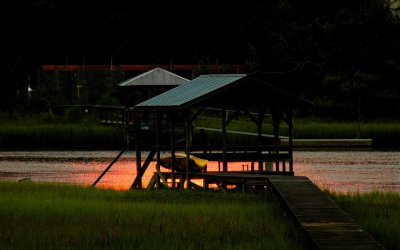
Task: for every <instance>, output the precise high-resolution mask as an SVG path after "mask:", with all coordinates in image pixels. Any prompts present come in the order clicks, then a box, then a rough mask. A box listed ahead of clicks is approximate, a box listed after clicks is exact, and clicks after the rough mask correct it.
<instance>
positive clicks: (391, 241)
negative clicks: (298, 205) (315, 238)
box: [328, 192, 400, 250]
mask: <svg viewBox="0 0 400 250" xmlns="http://www.w3.org/2000/svg"><path fill="white" fill-rule="evenodd" d="M328 194H329V195H330V196H331V197H332V198H333V199H334V200H335V202H336V203H337V204H338V205H339V206H340V207H341V208H342V209H343V210H344V211H345V212H347V213H348V214H349V215H350V216H351V217H352V218H353V219H354V220H355V221H356V222H357V223H358V224H359V225H361V226H362V227H363V228H364V229H365V230H366V231H367V232H369V233H370V234H371V235H372V237H374V238H375V239H376V240H377V241H379V242H380V243H381V244H382V245H383V246H384V247H385V249H388V250H389V249H393V250H395V249H396V250H398V249H400V193H395V192H385V193H383V192H371V193H363V194H361V193H353V194H338V193H330V192H328Z"/></svg>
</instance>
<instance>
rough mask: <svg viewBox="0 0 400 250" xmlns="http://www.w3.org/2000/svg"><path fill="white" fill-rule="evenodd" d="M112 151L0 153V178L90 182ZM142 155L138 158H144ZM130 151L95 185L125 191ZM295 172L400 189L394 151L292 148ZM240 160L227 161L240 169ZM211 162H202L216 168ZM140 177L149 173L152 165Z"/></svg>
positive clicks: (348, 184)
mask: <svg viewBox="0 0 400 250" xmlns="http://www.w3.org/2000/svg"><path fill="white" fill-rule="evenodd" d="M118 153H119V152H117V151H43V152H0V180H11V181H18V180H21V179H23V178H30V179H31V180H32V181H35V182H62V183H73V184H78V185H91V184H92V183H93V182H94V181H95V180H96V179H97V177H98V176H99V175H100V174H101V173H102V172H103V170H104V169H105V168H107V166H108V165H109V164H110V162H111V161H112V160H113V159H114V157H115V156H117V155H118ZM145 156H146V155H145V154H143V156H142V158H145ZM134 157H135V152H132V151H130V152H125V153H124V154H123V155H122V157H121V158H120V159H119V161H118V162H117V163H115V164H114V166H113V167H112V168H111V169H110V171H109V172H108V173H107V174H106V175H105V176H104V177H103V178H102V180H101V181H100V182H99V183H98V184H97V186H98V187H103V188H113V189H121V190H127V189H129V187H130V185H131V184H132V182H133V180H134V177H135V176H136V171H135V168H136V167H135V158H134ZM294 162H295V164H294V171H295V175H299V176H307V177H309V178H310V179H311V180H312V181H313V182H314V183H316V184H317V185H318V186H319V187H321V188H324V189H329V190H332V191H338V192H353V191H360V192H367V191H374V190H380V191H396V192H400V151H394V152H377V151H365V152H364V151H354V152H352V151H350V152H347V151H338V152H336V151H296V152H294ZM245 164H246V163H234V164H230V165H229V168H230V169H242V166H243V165H245ZM217 166H218V164H217V163H216V162H210V163H209V164H208V168H209V169H217ZM149 168H150V169H149V170H148V171H147V175H145V176H144V178H143V182H144V183H146V182H148V181H149V179H150V178H151V175H152V173H153V172H154V163H152V164H151V165H150V167H149Z"/></svg>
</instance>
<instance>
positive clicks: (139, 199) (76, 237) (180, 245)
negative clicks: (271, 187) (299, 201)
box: [0, 182, 302, 249]
mask: <svg viewBox="0 0 400 250" xmlns="http://www.w3.org/2000/svg"><path fill="white" fill-rule="evenodd" d="M260 196H261V197H260ZM0 204H1V206H0V223H1V227H0V245H1V246H2V247H3V248H5V249H7V248H12V249H37V248H40V249H71V248H72V249H107V248H109V249H301V248H302V243H301V242H302V240H301V237H300V236H299V234H298V232H297V231H296V230H295V229H294V227H293V225H292V224H291V222H290V221H289V219H288V218H286V217H284V216H283V214H282V211H281V209H280V207H279V205H278V204H277V202H276V201H275V200H274V199H272V198H268V197H267V196H265V195H260V194H254V193H228V194H227V193H221V192H215V191H204V190H191V191H174V190H170V191H168V190H164V191H162V190H156V191H143V190H136V191H129V192H121V191H112V190H101V189H96V188H82V187H76V186H68V185H61V184H58V185H55V184H33V183H9V182H0Z"/></svg>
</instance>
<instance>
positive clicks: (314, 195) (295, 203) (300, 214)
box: [268, 176, 384, 250]
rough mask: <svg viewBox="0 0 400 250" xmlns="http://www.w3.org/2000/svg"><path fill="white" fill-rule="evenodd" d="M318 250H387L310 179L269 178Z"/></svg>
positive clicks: (284, 203) (283, 202)
mask: <svg viewBox="0 0 400 250" xmlns="http://www.w3.org/2000/svg"><path fill="white" fill-rule="evenodd" d="M268 181H269V183H270V184H271V187H272V189H273V190H274V191H275V192H276V194H277V195H278V197H279V198H280V200H281V201H282V204H283V206H285V207H286V209H287V211H288V212H289V213H290V214H291V215H292V217H293V218H294V220H295V221H296V222H297V223H298V224H299V225H300V226H301V228H302V230H303V231H304V233H305V234H306V236H307V237H308V239H309V240H310V244H311V246H312V247H313V248H315V249H363V250H367V249H384V248H383V247H382V246H381V245H380V244H379V243H378V242H377V241H376V240H375V239H373V238H372V237H371V236H370V235H369V234H368V233H366V232H365V231H364V230H363V229H362V228H361V227H360V226H359V225H358V224H357V223H355V222H354V220H353V219H352V218H351V217H350V216H349V215H347V214H346V213H345V212H344V211H343V210H342V209H340V208H339V207H338V206H337V204H336V203H335V202H334V201H333V200H332V199H330V198H329V197H328V196H327V195H326V194H324V193H323V192H322V191H321V190H320V189H319V188H318V187H317V186H316V185H315V184H313V183H312V182H311V181H310V180H309V179H308V178H307V177H303V176H268Z"/></svg>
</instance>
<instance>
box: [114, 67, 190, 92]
mask: <svg viewBox="0 0 400 250" xmlns="http://www.w3.org/2000/svg"><path fill="white" fill-rule="evenodd" d="M189 81H190V80H189V79H186V78H184V77H181V76H178V75H176V74H174V73H172V72H170V71H168V70H165V69H162V68H159V67H157V68H154V69H152V70H149V71H147V72H145V73H143V74H140V75H138V76H135V77H132V78H130V79H128V80H125V81H123V82H121V83H119V84H118V85H119V86H121V87H129V86H178V85H181V84H183V83H186V82H189Z"/></svg>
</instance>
